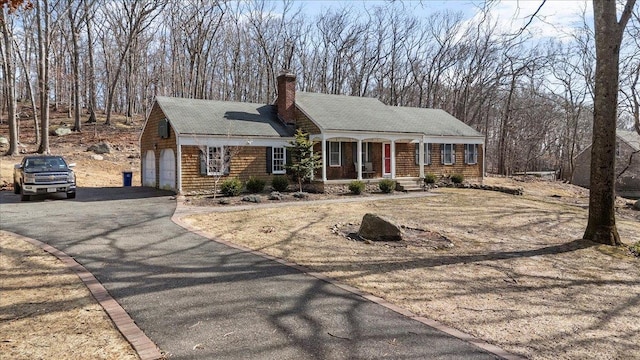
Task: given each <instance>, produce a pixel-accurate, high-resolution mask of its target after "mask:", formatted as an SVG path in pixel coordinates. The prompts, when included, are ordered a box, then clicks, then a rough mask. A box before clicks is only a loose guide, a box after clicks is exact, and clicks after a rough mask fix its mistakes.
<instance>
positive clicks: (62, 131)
mask: <svg viewBox="0 0 640 360" xmlns="http://www.w3.org/2000/svg"><path fill="white" fill-rule="evenodd" d="M71 132H72V131H71V129H70V128H68V127H66V126H60V127H57V128H55V129H53V130H51V131H50V135H53V136H65V135H69V134H71Z"/></svg>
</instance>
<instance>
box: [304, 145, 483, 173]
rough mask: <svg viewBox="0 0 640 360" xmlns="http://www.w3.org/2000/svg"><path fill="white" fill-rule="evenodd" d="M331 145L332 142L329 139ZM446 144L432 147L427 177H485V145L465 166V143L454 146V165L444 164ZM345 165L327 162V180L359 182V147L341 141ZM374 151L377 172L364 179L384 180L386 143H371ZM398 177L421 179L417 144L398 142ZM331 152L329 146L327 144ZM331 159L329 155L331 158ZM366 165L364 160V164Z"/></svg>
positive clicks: (373, 156)
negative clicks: (443, 151) (442, 158)
mask: <svg viewBox="0 0 640 360" xmlns="http://www.w3.org/2000/svg"><path fill="white" fill-rule="evenodd" d="M329 142H330V140H329ZM442 145H443V144H431V164H426V163H425V165H424V173H425V174H429V173H431V174H434V175H436V176H437V177H446V176H450V175H453V174H462V175H463V176H464V177H465V178H467V179H478V178H480V179H481V178H482V175H483V174H482V162H483V155H484V152H483V148H482V145H478V158H477V162H476V164H465V159H464V157H465V155H464V147H465V145H464V144H454V148H455V163H454V164H447V165H445V164H442V160H441V152H440V151H441V147H442ZM340 146H341V165H340V166H330V165H329V164H328V160H327V180H341V179H357V177H358V173H357V171H356V168H355V163H356V161H357V159H356V158H354V154H355V149H357V146H358V144H357V143H356V142H341V143H340ZM369 146H370V147H371V150H370V156H371V158H370V160H371V161H370V162H371V163H372V167H373V169H372V170H373V173H372V174H366V175H365V174H363V178H373V179H376V178H378V179H379V178H382V177H383V174H382V170H383V169H382V143H379V142H378V143H373V142H372V143H369ZM395 147H396V177H397V178H402V177H419V176H420V165H419V164H417V163H416V155H415V151H416V144H413V143H396V144H395ZM327 149H329V145H328V144H327ZM321 150H322V145H321V144H320V143H316V144H315V145H314V151H316V152H318V153H319V152H320V151H321ZM326 159H328V154H327V158H326ZM363 163H364V161H363ZM320 176H321V170H320V169H319V170H317V171H316V178H319V177H320Z"/></svg>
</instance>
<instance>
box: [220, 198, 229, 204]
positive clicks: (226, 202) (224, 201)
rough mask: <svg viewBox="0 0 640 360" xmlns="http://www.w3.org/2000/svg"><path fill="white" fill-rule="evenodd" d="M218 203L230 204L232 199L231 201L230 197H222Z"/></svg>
mask: <svg viewBox="0 0 640 360" xmlns="http://www.w3.org/2000/svg"><path fill="white" fill-rule="evenodd" d="M218 204H220V205H229V204H231V201H229V199H220V200H219V201H218Z"/></svg>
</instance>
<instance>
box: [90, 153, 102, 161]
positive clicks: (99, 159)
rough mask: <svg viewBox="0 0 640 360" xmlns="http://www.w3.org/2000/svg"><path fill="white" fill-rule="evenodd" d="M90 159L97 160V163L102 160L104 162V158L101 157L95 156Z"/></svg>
mask: <svg viewBox="0 0 640 360" xmlns="http://www.w3.org/2000/svg"><path fill="white" fill-rule="evenodd" d="M91 158H92V159H93V160H98V161H102V160H104V157H103V156H102V155H96V154H94V155H91Z"/></svg>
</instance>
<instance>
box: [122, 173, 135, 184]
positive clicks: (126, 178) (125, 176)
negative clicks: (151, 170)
mask: <svg viewBox="0 0 640 360" xmlns="http://www.w3.org/2000/svg"><path fill="white" fill-rule="evenodd" d="M132 179H133V172H131V171H123V172H122V186H131V180H132Z"/></svg>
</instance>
